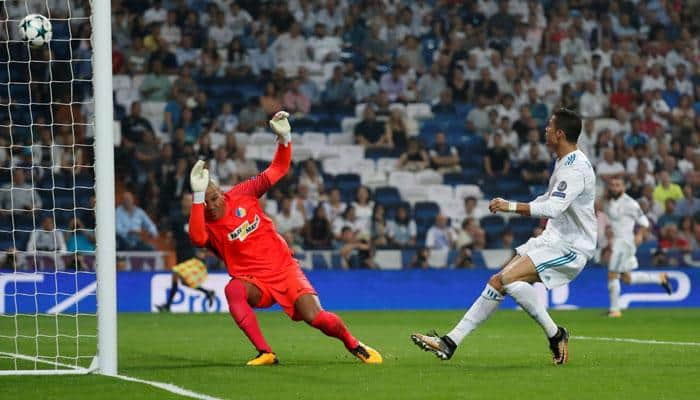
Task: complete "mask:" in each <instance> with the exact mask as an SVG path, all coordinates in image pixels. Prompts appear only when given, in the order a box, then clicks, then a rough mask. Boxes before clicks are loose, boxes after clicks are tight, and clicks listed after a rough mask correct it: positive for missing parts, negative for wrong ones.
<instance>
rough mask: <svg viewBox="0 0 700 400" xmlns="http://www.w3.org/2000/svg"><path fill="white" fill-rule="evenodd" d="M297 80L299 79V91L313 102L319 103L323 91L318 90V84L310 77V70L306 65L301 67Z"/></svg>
mask: <svg viewBox="0 0 700 400" xmlns="http://www.w3.org/2000/svg"><path fill="white" fill-rule="evenodd" d="M297 80H299V92H301V93H302V94H303V95H304V96H306V98H308V99H309V101H310V102H311V104H318V102H319V100H320V98H321V92H320V91H319V90H318V85H316V83H315V82H314V81H312V80H311V78H309V71H308V70H307V69H306V67H304V66H300V67H299V70H298V72H297Z"/></svg>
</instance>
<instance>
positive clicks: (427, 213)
mask: <svg viewBox="0 0 700 400" xmlns="http://www.w3.org/2000/svg"><path fill="white" fill-rule="evenodd" d="M438 214H440V206H439V205H438V204H437V203H435V202H432V201H419V202H417V203H416V204H415V206H414V207H413V215H414V216H415V218H416V221H417V220H418V219H419V218H420V219H427V220H429V221H430V223H431V224H432V223H433V221H434V220H435V217H436V216H437V215H438Z"/></svg>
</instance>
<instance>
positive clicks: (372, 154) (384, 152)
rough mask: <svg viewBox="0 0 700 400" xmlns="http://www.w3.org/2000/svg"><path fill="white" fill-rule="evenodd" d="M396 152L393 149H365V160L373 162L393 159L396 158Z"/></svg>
mask: <svg viewBox="0 0 700 400" xmlns="http://www.w3.org/2000/svg"><path fill="white" fill-rule="evenodd" d="M396 155H397V154H396V152H395V151H394V150H393V149H386V148H382V147H379V148H376V147H375V148H366V149H365V158H371V159H373V160H377V159H380V158H387V157H393V156H396Z"/></svg>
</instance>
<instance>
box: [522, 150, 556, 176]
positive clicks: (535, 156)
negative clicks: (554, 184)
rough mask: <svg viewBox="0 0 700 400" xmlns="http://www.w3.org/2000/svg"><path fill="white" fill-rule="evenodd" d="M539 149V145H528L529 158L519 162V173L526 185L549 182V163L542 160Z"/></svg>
mask: <svg viewBox="0 0 700 400" xmlns="http://www.w3.org/2000/svg"><path fill="white" fill-rule="evenodd" d="M539 151H540V148H539V146H532V147H530V158H529V159H527V160H526V161H521V163H520V166H521V169H520V174H521V176H522V178H523V181H524V182H525V183H527V184H528V185H546V184H547V182H549V165H548V163H547V162H545V161H542V159H541V158H540V155H539Z"/></svg>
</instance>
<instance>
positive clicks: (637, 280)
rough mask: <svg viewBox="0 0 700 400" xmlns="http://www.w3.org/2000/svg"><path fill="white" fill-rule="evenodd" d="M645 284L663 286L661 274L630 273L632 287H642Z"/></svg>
mask: <svg viewBox="0 0 700 400" xmlns="http://www.w3.org/2000/svg"><path fill="white" fill-rule="evenodd" d="M645 283H658V284H659V285H660V284H661V273H660V272H630V285H642V284H645Z"/></svg>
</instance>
